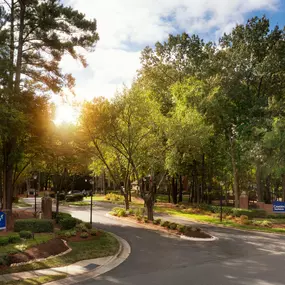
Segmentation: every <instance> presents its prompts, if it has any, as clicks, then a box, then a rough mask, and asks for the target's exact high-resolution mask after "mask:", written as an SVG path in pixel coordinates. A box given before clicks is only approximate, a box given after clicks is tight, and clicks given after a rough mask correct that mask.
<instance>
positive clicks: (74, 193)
mask: <svg viewBox="0 0 285 285" xmlns="http://www.w3.org/2000/svg"><path fill="white" fill-rule="evenodd" d="M82 200H83V194H82V192H81V191H79V190H71V191H69V192H68V193H67V195H66V196H65V201H67V202H76V201H82Z"/></svg>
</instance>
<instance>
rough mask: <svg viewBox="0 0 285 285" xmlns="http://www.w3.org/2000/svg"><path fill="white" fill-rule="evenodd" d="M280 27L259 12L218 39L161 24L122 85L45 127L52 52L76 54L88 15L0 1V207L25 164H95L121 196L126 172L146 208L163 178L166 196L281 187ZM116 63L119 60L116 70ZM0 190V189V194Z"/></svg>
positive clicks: (87, 32)
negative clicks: (166, 30)
mask: <svg viewBox="0 0 285 285" xmlns="http://www.w3.org/2000/svg"><path fill="white" fill-rule="evenodd" d="M284 35H285V30H284V28H279V27H278V26H276V27H274V28H273V29H271V27H270V22H269V20H268V19H267V18H266V17H261V18H258V17H254V18H252V19H250V20H248V21H247V23H246V24H241V25H237V26H236V27H235V28H234V29H233V30H232V31H231V32H230V33H229V34H224V35H223V36H222V37H221V38H220V39H219V41H218V42H217V43H214V42H205V41H204V40H203V39H201V38H200V37H199V36H197V35H188V34H186V33H182V34H179V35H170V36H169V38H168V39H167V41H165V42H162V43H160V42H157V43H156V44H155V45H154V46H153V47H146V48H145V49H144V50H143V51H142V53H141V68H140V70H138V72H137V75H136V77H135V79H134V81H133V83H132V85H131V87H130V88H124V90H123V91H121V92H117V93H116V94H114V97H113V98H112V99H110V100H108V99H106V98H105V97H104V94H102V97H99V98H95V99H94V100H93V101H91V102H86V103H85V104H84V106H83V108H82V115H81V118H80V122H79V123H78V125H77V126H65V127H64V128H63V127H62V128H60V129H59V128H58V127H55V126H54V124H53V123H52V116H53V107H52V106H51V104H50V103H49V101H48V98H49V96H50V95H51V94H52V93H55V94H58V95H59V96H61V95H60V94H61V92H62V89H63V88H70V89H72V87H73V86H74V84H75V82H74V78H73V77H72V75H71V74H64V73H63V72H62V70H61V69H60V67H59V63H60V61H61V59H62V57H63V56H64V55H65V54H70V55H71V56H72V57H73V58H74V59H75V60H79V61H81V63H82V64H83V66H86V65H87V63H86V60H85V59H84V57H83V56H82V55H81V54H80V53H79V50H80V49H79V48H78V47H81V48H85V49H87V50H88V51H94V48H95V44H96V42H97V41H98V40H99V36H98V34H97V32H96V20H87V19H86V18H85V15H83V14H81V13H80V12H78V11H76V10H74V9H72V8H70V7H65V6H64V5H62V4H61V3H60V1H55V0H48V1H41V0H18V1H17V0H9V1H8V0H6V1H4V2H3V4H0V75H1V76H0V108H1V111H0V122H1V124H0V138H1V139H0V147H1V155H0V161H1V183H0V184H1V191H0V193H3V195H2V196H3V197H2V201H3V204H2V208H3V209H7V210H11V209H12V197H13V189H14V187H15V185H16V183H17V181H19V179H20V178H21V177H23V175H24V174H25V173H26V175H30V174H29V173H30V172H31V171H32V170H35V169H41V171H45V172H46V173H49V174H53V175H54V176H56V177H57V178H58V179H57V180H58V182H57V184H58V185H57V187H56V188H57V189H61V186H60V185H61V184H62V179H64V177H65V176H66V173H67V172H69V173H70V174H72V173H73V174H76V173H79V172H81V173H84V172H85V173H87V172H90V171H91V172H93V174H94V173H96V174H97V175H99V173H100V172H101V171H104V172H105V173H106V175H107V176H108V178H110V179H111V180H113V182H114V183H115V184H116V185H122V187H121V192H122V194H123V195H124V198H125V203H126V208H128V207H129V201H130V198H131V197H130V196H131V183H132V182H134V181H137V183H138V185H139V188H140V195H141V197H142V198H143V199H144V201H145V205H146V208H147V210H148V218H149V219H152V218H153V205H154V203H155V196H156V193H157V191H160V189H161V187H162V185H163V184H164V185H166V187H167V191H168V193H169V194H171V196H172V202H174V203H178V202H181V201H182V196H183V193H184V192H185V191H188V192H189V202H192V203H210V202H211V200H212V199H213V198H214V197H215V195H216V193H217V191H220V190H222V191H223V193H224V195H227V193H228V191H227V190H231V192H232V195H233V196H234V203H235V206H236V207H238V203H239V195H240V194H241V192H242V191H246V192H248V193H249V192H254V193H256V195H257V199H258V201H264V202H267V203H269V202H271V201H272V200H273V199H276V198H282V199H283V201H284V199H285V165H284V163H285V160H284V146H283V145H284V143H283V140H284V127H285V120H284V112H283V109H284V108H283V105H284V95H285V93H284V88H285V80H284V76H285V39H284ZM122 72H123V70H122ZM0 196H1V195H0Z"/></svg>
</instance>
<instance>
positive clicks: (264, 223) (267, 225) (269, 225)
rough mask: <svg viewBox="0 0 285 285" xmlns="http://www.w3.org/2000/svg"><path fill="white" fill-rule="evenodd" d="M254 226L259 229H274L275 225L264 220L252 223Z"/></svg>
mask: <svg viewBox="0 0 285 285" xmlns="http://www.w3.org/2000/svg"><path fill="white" fill-rule="evenodd" d="M252 225H253V226H257V227H265V228H272V226H273V224H272V222H270V221H267V220H264V221H252Z"/></svg>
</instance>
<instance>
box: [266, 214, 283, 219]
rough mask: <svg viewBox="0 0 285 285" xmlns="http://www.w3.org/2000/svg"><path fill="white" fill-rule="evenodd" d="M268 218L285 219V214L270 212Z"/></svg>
mask: <svg viewBox="0 0 285 285" xmlns="http://www.w3.org/2000/svg"><path fill="white" fill-rule="evenodd" d="M267 218H268V219H285V215H284V214H270V215H267Z"/></svg>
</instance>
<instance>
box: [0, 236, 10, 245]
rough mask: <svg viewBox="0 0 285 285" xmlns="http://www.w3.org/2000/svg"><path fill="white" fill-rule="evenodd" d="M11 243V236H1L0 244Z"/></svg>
mask: <svg viewBox="0 0 285 285" xmlns="http://www.w3.org/2000/svg"><path fill="white" fill-rule="evenodd" d="M8 243H9V237H7V236H0V246H4V245H7V244H8Z"/></svg>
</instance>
